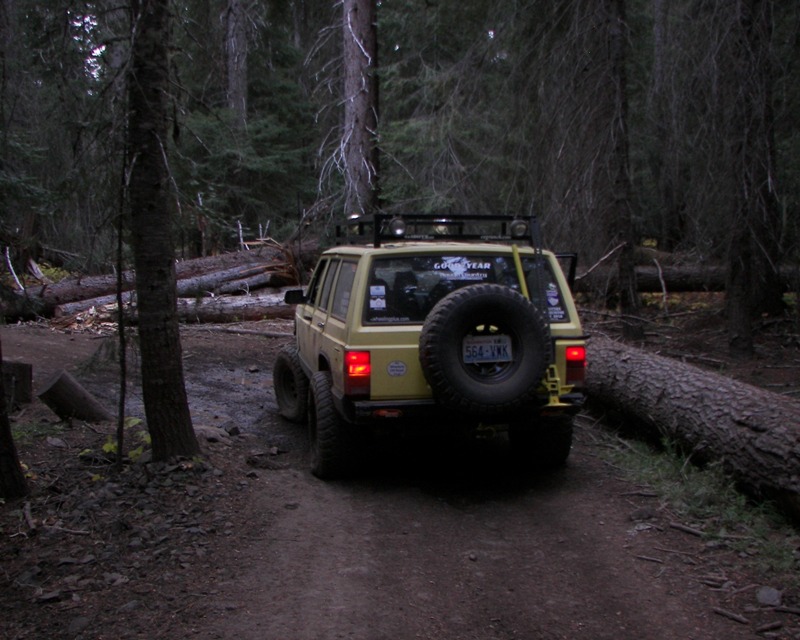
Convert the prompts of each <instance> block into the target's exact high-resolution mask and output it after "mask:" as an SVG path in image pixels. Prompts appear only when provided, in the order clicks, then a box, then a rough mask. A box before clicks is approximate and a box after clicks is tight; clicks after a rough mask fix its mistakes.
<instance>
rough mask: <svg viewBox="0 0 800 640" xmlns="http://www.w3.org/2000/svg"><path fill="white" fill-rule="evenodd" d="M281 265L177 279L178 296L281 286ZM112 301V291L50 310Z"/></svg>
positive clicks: (126, 296)
mask: <svg viewBox="0 0 800 640" xmlns="http://www.w3.org/2000/svg"><path fill="white" fill-rule="evenodd" d="M281 266H282V265H277V267H278V270H276V271H267V270H268V269H275V267H276V265H274V264H268V265H267V264H262V265H255V266H248V267H236V268H233V269H226V270H224V271H216V272H214V273H210V274H206V275H203V276H198V277H196V278H187V279H186V280H179V281H178V283H177V291H178V296H180V297H188V296H203V295H207V294H208V293H209V292H214V293H234V292H236V293H241V292H245V291H250V290H251V289H260V288H263V287H281V286H284V285H286V284H288V282H287V280H288V278H287V276H286V272H285V271H284V270H283V269H282V268H280V267H281ZM133 300H134V295H133V292H131V291H125V292H123V294H122V302H123V304H131V302H132V301H133ZM116 302H117V296H116V294H112V295H107V296H100V297H98V298H87V299H85V300H76V301H75V302H65V303H63V304H59V305H58V306H56V307H55V308H54V309H53V316H54V317H56V318H62V317H65V316H73V315H75V314H76V313H83V312H84V311H87V310H89V309H91V308H92V307H96V308H100V307H105V306H107V305H111V304H116Z"/></svg>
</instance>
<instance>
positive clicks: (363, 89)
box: [342, 0, 380, 215]
mask: <svg viewBox="0 0 800 640" xmlns="http://www.w3.org/2000/svg"><path fill="white" fill-rule="evenodd" d="M343 7H344V25H343V32H344V39H343V42H344V48H343V52H344V131H343V134H342V154H343V160H344V182H345V184H344V189H345V213H346V214H347V215H351V214H359V215H362V214H369V213H372V212H373V211H374V210H375V209H376V208H377V205H378V172H379V169H380V167H379V158H378V146H377V142H376V137H377V131H378V74H377V68H378V37H377V17H376V13H377V12H376V6H375V0H344V2H343Z"/></svg>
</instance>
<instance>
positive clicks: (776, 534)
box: [605, 436, 800, 588]
mask: <svg viewBox="0 0 800 640" xmlns="http://www.w3.org/2000/svg"><path fill="white" fill-rule="evenodd" d="M611 437H613V438H615V439H614V441H613V443H612V446H610V447H607V448H605V449H606V451H608V452H609V453H608V454H607V457H608V461H609V462H610V463H611V464H613V465H614V466H615V467H617V468H619V469H622V470H623V471H624V473H625V474H626V475H627V477H628V479H629V480H631V481H633V482H635V483H636V484H639V485H645V486H647V487H649V488H651V489H652V490H653V491H654V492H655V493H657V494H658V496H659V497H660V499H661V501H662V505H661V507H662V508H663V509H666V510H668V511H669V512H670V513H671V514H672V515H673V516H674V518H676V519H678V520H680V521H682V522H683V523H686V524H688V525H689V526H691V527H694V528H696V529H698V530H700V531H702V532H703V538H704V539H705V540H706V542H707V544H709V545H712V546H713V545H724V546H726V547H727V548H730V549H733V550H734V551H736V552H738V554H739V556H740V557H741V558H742V559H743V560H744V561H745V562H746V563H747V564H749V565H751V566H753V567H754V568H755V569H757V570H758V571H759V572H762V573H767V574H773V575H774V574H780V575H782V576H786V577H787V579H788V580H789V581H790V582H791V583H792V585H791V586H792V587H794V588H800V532H798V530H797V529H795V528H794V527H793V526H792V524H791V523H790V522H789V521H788V520H787V519H786V518H785V517H784V516H783V515H782V514H781V512H780V511H779V510H778V508H777V507H776V506H775V505H774V504H772V503H769V502H765V503H762V502H755V501H753V500H752V499H750V498H748V497H747V496H746V495H745V494H743V493H742V492H741V491H739V490H738V489H737V487H736V483H735V482H734V480H733V479H732V478H731V477H730V476H729V475H728V474H727V473H726V472H725V471H724V469H723V468H722V465H721V464H720V463H714V464H709V465H706V466H704V467H698V466H695V465H694V464H693V463H692V461H691V459H690V456H687V455H685V454H684V453H682V452H681V451H680V449H679V448H678V447H676V446H674V445H672V444H671V443H669V442H665V443H662V444H663V447H662V448H661V449H656V448H653V447H652V446H649V445H648V444H646V443H644V442H638V441H630V440H624V439H622V438H620V437H618V436H611Z"/></svg>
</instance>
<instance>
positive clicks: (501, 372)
mask: <svg viewBox="0 0 800 640" xmlns="http://www.w3.org/2000/svg"><path fill="white" fill-rule="evenodd" d="M550 353H551V348H550V341H549V325H548V323H547V321H546V319H545V317H544V315H543V314H542V312H541V311H540V310H539V309H537V308H536V306H535V305H534V304H533V303H531V301H530V300H528V299H526V298H524V297H523V296H522V295H520V294H519V293H518V292H517V291H515V290H513V289H510V288H509V287H505V286H502V285H498V284H478V285H471V286H468V287H464V288H462V289H458V290H456V291H454V292H452V293H450V294H448V295H447V296H445V297H444V298H442V299H441V300H440V301H439V302H438V303H437V304H436V306H435V307H434V308H433V309H432V310H431V312H430V314H429V315H428V317H427V318H426V320H425V324H424V325H423V327H422V333H421V334H420V340H419V358H420V363H421V365H422V371H423V373H424V374H425V379H426V380H427V382H428V384H429V385H430V386H431V389H432V390H433V394H434V397H435V398H436V400H437V401H438V402H439V403H440V404H442V405H444V406H446V407H449V408H452V409H456V410H458V411H463V412H466V413H471V414H478V415H480V416H484V417H486V416H499V415H506V414H511V413H515V412H517V411H519V410H520V409H524V408H526V407H529V406H530V405H532V404H533V403H534V402H535V400H536V398H537V389H538V387H539V384H540V383H541V380H542V377H543V376H544V373H545V370H546V368H547V365H548V364H549V361H550Z"/></svg>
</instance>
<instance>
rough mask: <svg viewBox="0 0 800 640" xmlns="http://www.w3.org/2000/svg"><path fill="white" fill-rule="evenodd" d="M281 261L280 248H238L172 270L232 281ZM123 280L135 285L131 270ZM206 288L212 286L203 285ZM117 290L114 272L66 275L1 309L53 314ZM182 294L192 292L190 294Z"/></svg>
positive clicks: (182, 275)
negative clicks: (216, 275)
mask: <svg viewBox="0 0 800 640" xmlns="http://www.w3.org/2000/svg"><path fill="white" fill-rule="evenodd" d="M283 262H285V260H284V256H283V254H282V253H281V251H280V250H279V249H278V248H277V247H268V248H262V249H260V250H258V251H238V252H234V253H226V254H222V255H219V256H209V257H206V258H195V259H192V260H184V261H181V262H178V263H176V265H175V270H176V274H177V278H178V280H179V281H181V280H187V279H191V278H196V277H199V276H202V275H204V274H214V273H224V272H225V271H229V270H231V271H233V273H229V274H228V275H227V279H228V280H231V279H235V278H242V277H245V276H243V275H237V274H236V273H235V271H236V270H240V269H243V270H245V271H246V270H247V269H248V268H251V267H253V266H254V265H264V267H265V269H266V268H267V267H269V266H272V267H274V266H276V265H279V264H281V263H283ZM212 280H213V276H212ZM122 281H123V290H125V291H128V290H131V289H133V287H134V285H135V277H134V274H133V272H132V271H125V272H124V273H123V277H122ZM203 287H204V284H203V283H200V284H199V285H198V287H195V288H194V291H197V290H202V289H203ZM206 288H207V289H208V288H213V287H211V286H206ZM116 290H117V277H116V275H100V276H82V277H80V278H67V279H65V280H62V281H61V282H57V283H55V284H48V285H41V286H36V287H28V288H27V290H26V291H25V292H24V293H20V292H17V294H16V297H17V298H18V299H19V304H18V305H15V304H12V303H11V302H12V301H4V304H3V309H2V311H3V314H4V315H6V316H7V317H9V318H13V317H17V315H21V314H24V309H28V310H32V311H31V312H35V313H36V314H38V315H42V316H45V317H49V316H51V315H52V314H53V311H54V309H55V307H57V306H59V305H62V304H67V303H71V302H76V301H78V300H87V299H91V298H100V297H103V296H111V295H113V294H114V293H115V292H116ZM183 295H193V293H186V294H183ZM17 307H19V309H18V308H17ZM21 310H22V311H21Z"/></svg>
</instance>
